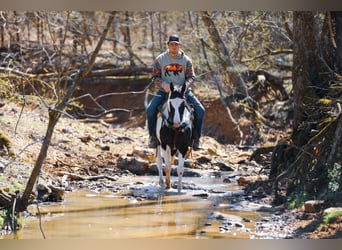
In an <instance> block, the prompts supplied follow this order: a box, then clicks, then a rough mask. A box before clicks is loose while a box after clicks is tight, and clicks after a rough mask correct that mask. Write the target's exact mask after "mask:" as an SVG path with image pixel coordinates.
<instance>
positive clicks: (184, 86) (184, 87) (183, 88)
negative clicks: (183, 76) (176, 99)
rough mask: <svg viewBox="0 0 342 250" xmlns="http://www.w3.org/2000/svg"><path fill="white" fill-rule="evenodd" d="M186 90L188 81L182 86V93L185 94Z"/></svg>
mask: <svg viewBox="0 0 342 250" xmlns="http://www.w3.org/2000/svg"><path fill="white" fill-rule="evenodd" d="M185 90H186V82H184V83H183V86H182V92H181V93H182V95H184V93H185Z"/></svg>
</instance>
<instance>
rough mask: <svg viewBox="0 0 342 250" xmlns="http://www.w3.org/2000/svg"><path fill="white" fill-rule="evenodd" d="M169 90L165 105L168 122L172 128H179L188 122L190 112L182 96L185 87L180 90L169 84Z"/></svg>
mask: <svg viewBox="0 0 342 250" xmlns="http://www.w3.org/2000/svg"><path fill="white" fill-rule="evenodd" d="M170 89H171V92H170V96H169V99H168V103H167V109H168V121H169V123H171V124H172V125H173V127H174V128H179V127H180V126H181V124H182V123H184V122H188V121H189V120H190V111H189V109H188V106H187V103H186V101H185V96H184V91H185V85H183V86H182V88H175V87H174V86H173V84H171V85H170Z"/></svg>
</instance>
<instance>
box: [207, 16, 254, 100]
mask: <svg viewBox="0 0 342 250" xmlns="http://www.w3.org/2000/svg"><path fill="white" fill-rule="evenodd" d="M201 17H202V20H203V22H204V24H205V26H206V28H207V30H208V33H209V35H210V38H211V40H212V42H213V43H214V46H215V48H216V50H217V52H218V55H219V57H220V58H221V61H222V68H223V70H224V71H225V72H228V74H229V76H230V78H231V81H232V84H233V85H234V86H235V87H236V94H237V95H240V96H241V97H242V98H244V97H247V96H248V92H247V88H246V86H245V83H244V81H243V79H242V78H241V76H240V73H239V72H238V71H237V70H234V69H235V65H234V62H233V60H232V58H231V57H230V54H229V51H228V48H227V47H226V46H225V44H224V42H223V41H222V38H221V36H220V34H219V32H218V30H217V29H216V26H215V23H214V22H213V20H212V19H211V18H210V14H209V12H208V11H203V12H201Z"/></svg>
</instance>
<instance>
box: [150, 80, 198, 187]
mask: <svg viewBox="0 0 342 250" xmlns="http://www.w3.org/2000/svg"><path fill="white" fill-rule="evenodd" d="M185 92H186V85H185V83H184V84H183V85H182V86H180V87H176V86H174V85H173V84H172V83H171V84H170V93H169V96H168V99H167V101H166V102H165V103H164V104H163V106H162V108H161V111H160V112H159V114H158V117H157V125H156V131H157V132H156V135H157V139H158V143H157V156H156V158H157V167H158V171H159V184H160V186H161V187H162V188H165V187H166V188H167V189H169V188H170V187H171V184H170V178H171V177H170V176H171V162H172V160H173V156H174V155H175V154H176V153H178V166H177V174H178V185H177V188H178V192H181V189H182V176H183V173H184V162H185V159H186V157H187V153H188V150H189V148H190V147H191V146H192V140H193V139H192V133H193V109H192V107H190V106H189V104H188V103H187V102H186V99H185ZM163 160H164V164H165V168H164V170H165V183H164V177H163ZM165 184H166V185H165Z"/></svg>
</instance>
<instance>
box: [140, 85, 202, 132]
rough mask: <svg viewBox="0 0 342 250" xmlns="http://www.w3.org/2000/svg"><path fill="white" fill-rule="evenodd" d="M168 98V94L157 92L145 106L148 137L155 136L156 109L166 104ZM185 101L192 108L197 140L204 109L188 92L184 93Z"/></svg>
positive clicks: (200, 130)
mask: <svg viewBox="0 0 342 250" xmlns="http://www.w3.org/2000/svg"><path fill="white" fill-rule="evenodd" d="M167 98H168V93H166V92H164V91H162V90H158V92H157V94H156V95H155V96H153V98H152V100H151V101H150V103H149V104H148V105H147V108H146V116H147V128H148V133H149V135H150V136H153V135H155V134H156V121H157V113H158V107H159V106H160V105H161V104H163V103H164V102H166V100H167ZM186 100H187V102H188V103H189V104H190V105H192V106H193V107H194V112H195V116H194V123H195V124H194V125H195V131H196V132H195V134H194V137H195V139H199V138H201V136H202V125H203V120H204V115H205V108H204V107H203V105H202V104H201V103H200V101H199V100H198V99H197V98H196V96H195V95H194V94H193V93H192V92H191V90H189V91H188V92H187V93H186Z"/></svg>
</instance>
